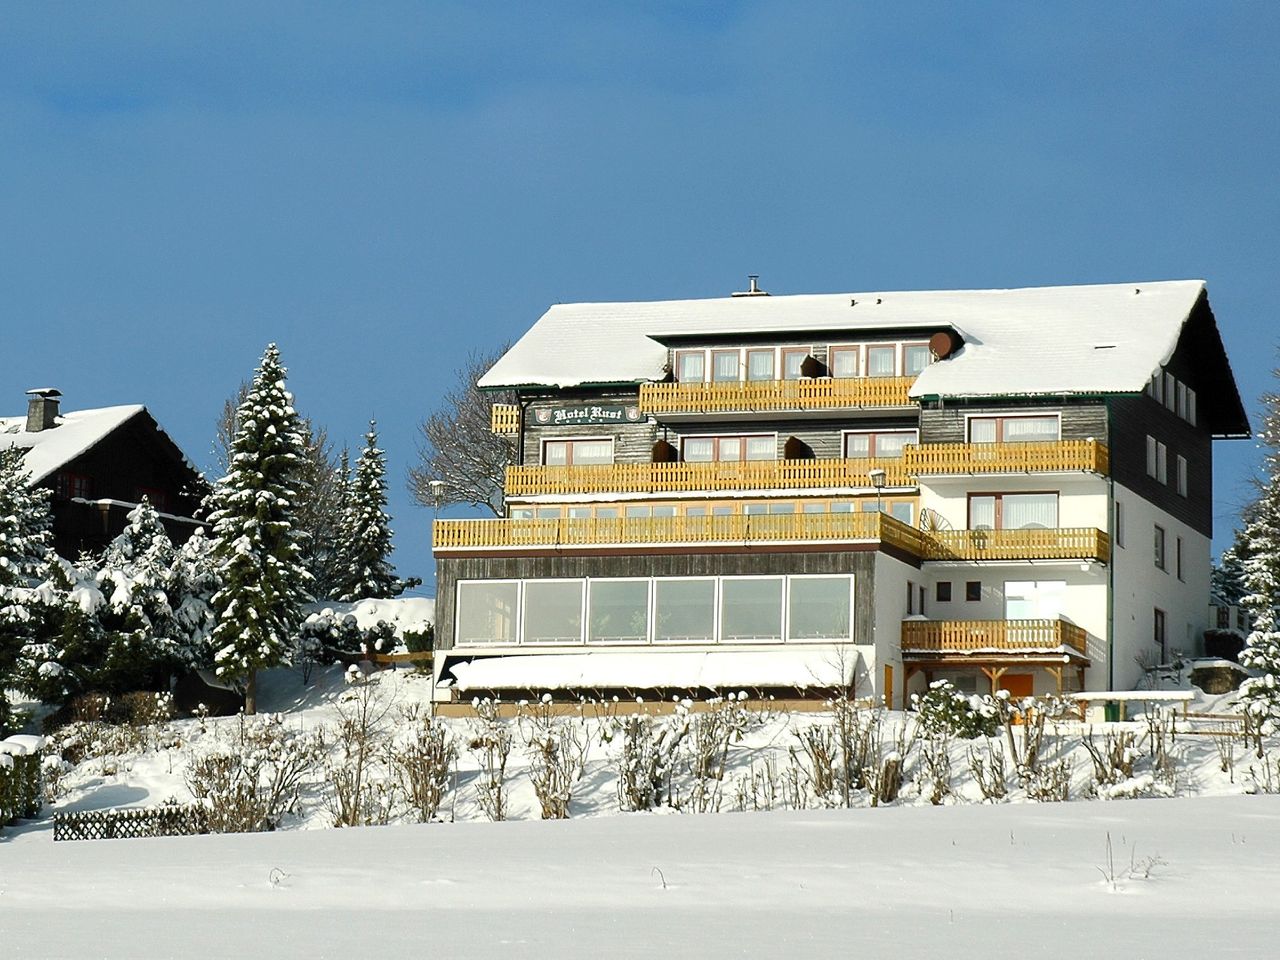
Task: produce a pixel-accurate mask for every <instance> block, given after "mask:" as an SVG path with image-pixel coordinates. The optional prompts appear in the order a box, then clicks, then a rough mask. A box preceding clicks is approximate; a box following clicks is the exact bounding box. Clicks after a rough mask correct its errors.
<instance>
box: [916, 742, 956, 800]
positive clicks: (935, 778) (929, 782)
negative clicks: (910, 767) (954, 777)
mask: <svg viewBox="0 0 1280 960" xmlns="http://www.w3.org/2000/svg"><path fill="white" fill-rule="evenodd" d="M917 782H918V783H919V785H920V788H921V790H920V792H921V795H926V794H927V795H928V797H929V802H930V803H932V804H933V805H934V806H937V805H938V804H940V803H942V801H943V800H945V799H946V798H947V797H949V796H950V795H951V737H950V736H949V735H948V734H947V733H946V732H945V731H942V730H939V731H937V732H935V733H933V734H932V735H929V736H925V737H922V738H921V740H920V769H919V771H918V776H917Z"/></svg>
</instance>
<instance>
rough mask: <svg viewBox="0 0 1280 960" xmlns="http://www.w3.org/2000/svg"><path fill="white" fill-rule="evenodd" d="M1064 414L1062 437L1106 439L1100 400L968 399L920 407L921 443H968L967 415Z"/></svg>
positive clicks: (1103, 414) (1105, 425)
mask: <svg viewBox="0 0 1280 960" xmlns="http://www.w3.org/2000/svg"><path fill="white" fill-rule="evenodd" d="M1035 413H1060V414H1062V439H1063V440H1088V439H1090V438H1092V439H1094V440H1100V441H1102V442H1103V443H1106V442H1107V408H1106V404H1105V403H1103V402H1102V401H1101V400H1064V401H1054V400H1049V399H1038V400H1028V401H1026V402H1025V403H1023V402H1004V403H997V402H993V401H981V402H975V403H969V402H965V401H962V400H948V401H946V402H945V403H944V404H942V405H938V404H937V403H936V402H930V404H929V405H928V406H926V407H924V408H923V409H922V410H921V411H920V442H921V443H965V442H967V441H968V437H966V436H965V419H966V418H967V417H971V416H1000V415H1002V414H1007V415H1018V414H1022V415H1027V414H1035Z"/></svg>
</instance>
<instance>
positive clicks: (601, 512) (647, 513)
mask: <svg viewBox="0 0 1280 960" xmlns="http://www.w3.org/2000/svg"><path fill="white" fill-rule="evenodd" d="M877 502H879V504H880V509H881V510H882V511H883V512H885V513H888V514H890V515H891V516H893V518H894V519H895V520H901V521H902V522H903V523H906V524H911V523H914V522H915V515H916V501H915V500H914V499H902V498H894V497H883V498H881V499H880V500H879V501H877V500H876V498H875V497H860V498H858V499H856V500H759V501H746V502H743V501H735V500H730V501H726V502H720V503H717V502H708V501H706V500H699V501H698V502H696V503H626V504H617V503H610V504H581V505H571V506H546V507H512V508H511V510H510V514H509V515H510V518H511V519H512V520H560V519H562V518H568V519H570V520H588V519H591V518H595V519H598V520H616V519H617V518H618V517H677V516H679V517H708V516H710V517H727V516H732V515H735V514H745V515H747V516H758V515H762V514H775V515H776V514H789V513H874V512H875V510H876V504H877Z"/></svg>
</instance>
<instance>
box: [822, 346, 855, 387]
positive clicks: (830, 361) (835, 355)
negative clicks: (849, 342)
mask: <svg viewBox="0 0 1280 960" xmlns="http://www.w3.org/2000/svg"><path fill="white" fill-rule="evenodd" d="M861 353H862V348H861V347H832V348H831V350H830V352H829V353H828V354H827V366H828V367H829V369H830V370H831V376H833V377H839V378H841V379H848V378H850V377H856V376H859V375H860V371H859V369H858V367H859V364H858V360H859V357H860V356H861Z"/></svg>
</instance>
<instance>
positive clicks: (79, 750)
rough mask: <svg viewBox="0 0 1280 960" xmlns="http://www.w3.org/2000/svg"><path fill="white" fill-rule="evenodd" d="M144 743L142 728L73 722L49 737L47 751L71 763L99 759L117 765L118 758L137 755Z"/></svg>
mask: <svg viewBox="0 0 1280 960" xmlns="http://www.w3.org/2000/svg"><path fill="white" fill-rule="evenodd" d="M146 743H147V735H146V731H145V730H144V729H143V728H141V727H134V726H130V725H128V724H122V723H107V722H105V721H102V720H83V721H74V722H72V723H69V724H66V725H65V726H63V727H59V728H58V729H57V730H56V731H55V732H54V733H52V734H50V735H49V750H50V751H51V752H55V753H57V754H58V755H59V756H61V757H62V758H63V759H65V760H66V761H67V762H68V763H71V764H79V763H84V762H85V761H86V760H99V759H101V760H104V761H112V763H111V764H110V765H112V766H117V765H118V763H116V761H118V760H119V758H120V757H122V756H124V755H126V754H132V753H138V752H141V751H142V750H144V749H145V747H146Z"/></svg>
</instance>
